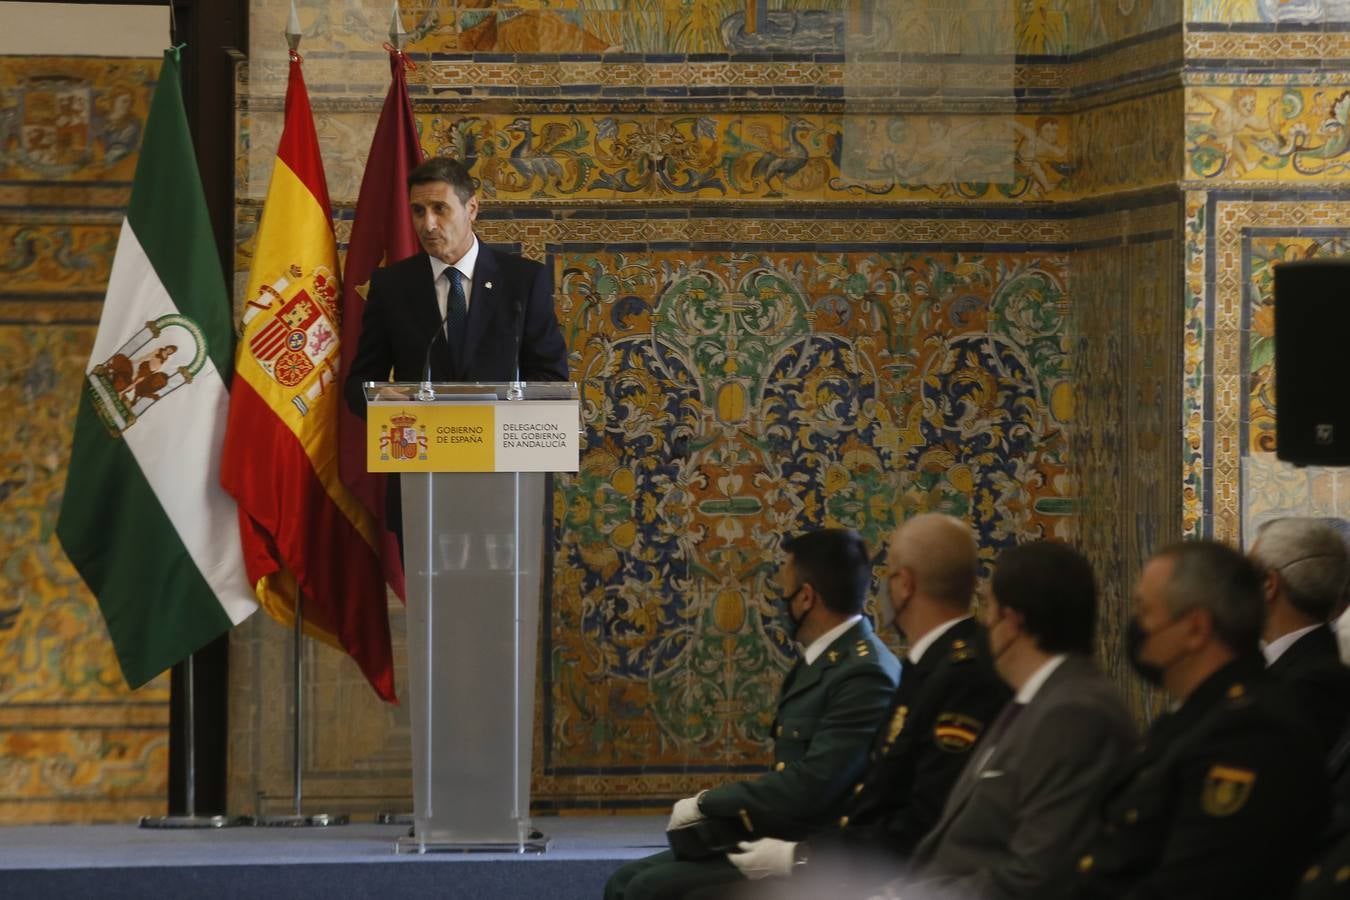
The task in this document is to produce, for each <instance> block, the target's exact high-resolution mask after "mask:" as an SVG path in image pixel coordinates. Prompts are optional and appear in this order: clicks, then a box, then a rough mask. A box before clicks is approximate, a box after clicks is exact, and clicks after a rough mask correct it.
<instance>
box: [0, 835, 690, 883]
mask: <svg viewBox="0 0 1350 900" xmlns="http://www.w3.org/2000/svg"><path fill="white" fill-rule="evenodd" d="M665 824H666V818H665V817H664V816H661V817H653V816H563V817H547V818H546V817H540V818H538V819H535V827H536V828H538V829H540V830H541V831H543V832H544V833H545V834H547V835H549V836H550V837H551V838H552V839H553V843H552V846H551V847H550V848H549V850H548V852H546V853H542V854H523V855H522V854H516V853H436V854H431V853H428V854H426V855H421V856H419V855H417V854H407V855H396V854H395V853H394V842H395V841H396V840H397V839H398V838H399V836H401V835H404V834H407V831H408V829H407V828H406V827H400V826H393V825H374V824H353V825H344V826H338V827H334V828H308V829H299V828H222V829H217V830H207V831H195V830H194V831H158V830H152V829H144V828H137V827H135V826H134V825H65V826H61V825H52V826H35V827H15V826H8V827H0V898H4V900H27V898H34V900H48V898H67V897H70V898H76V897H78V898H85V897H88V898H98V900H103V898H109V900H121V898H136V900H146V898H149V900H172V898H178V897H191V898H202V900H207V898H217V897H219V898H227V897H229V898H234V897H252V898H259V897H300V896H304V897H314V898H322V900H327V898H338V897H376V898H380V900H395V898H402V897H473V898H477V900H495V898H504V900H515V898H519V900H530V898H536V897H538V898H547V900H573V898H575V900H598V898H599V897H600V896H601V893H602V890H603V887H604V884H605V879H606V878H608V877H609V874H610V873H611V872H613V871H614V870H615V869H616V868H618V866H619V865H620V864H621V863H622V862H623V861H624V860H627V859H634V858H637V857H640V856H646V855H648V854H650V853H654V852H656V851H657V850H662V849H665V841H664V834H663V829H664V828H665Z"/></svg>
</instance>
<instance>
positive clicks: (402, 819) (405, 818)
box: [375, 812, 414, 825]
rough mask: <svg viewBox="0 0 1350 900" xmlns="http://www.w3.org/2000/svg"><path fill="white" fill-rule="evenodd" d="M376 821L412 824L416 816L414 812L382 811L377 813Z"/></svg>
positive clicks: (385, 823) (386, 823)
mask: <svg viewBox="0 0 1350 900" xmlns="http://www.w3.org/2000/svg"><path fill="white" fill-rule="evenodd" d="M375 821H376V823H377V824H380V825H412V824H413V821H414V816H413V814H412V813H392V812H382V813H376V814H375Z"/></svg>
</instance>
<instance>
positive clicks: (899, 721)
mask: <svg viewBox="0 0 1350 900" xmlns="http://www.w3.org/2000/svg"><path fill="white" fill-rule="evenodd" d="M908 716H909V707H908V706H905V705H903V704H901V705H900V706H897V707H896V708H895V715H893V716H891V724H890V725H888V726H887V727H886V749H887V750H889V749H890V748H891V744H894V743H895V739H896V738H898V737H899V736H900V732H902V731H904V730H905V719H906V718H907V717H908Z"/></svg>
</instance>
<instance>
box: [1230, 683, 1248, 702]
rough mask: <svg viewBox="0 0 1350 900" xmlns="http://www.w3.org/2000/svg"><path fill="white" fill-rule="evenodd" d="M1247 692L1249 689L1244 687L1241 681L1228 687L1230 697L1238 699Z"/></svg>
mask: <svg viewBox="0 0 1350 900" xmlns="http://www.w3.org/2000/svg"><path fill="white" fill-rule="evenodd" d="M1245 693H1247V689H1246V688H1245V687H1243V685H1242V682H1240V681H1239V682H1237V683H1236V684H1234V685H1233V686H1231V687H1230V688H1229V689H1228V699H1229V700H1238V699H1240V698H1241V697H1242V695H1243V694H1245Z"/></svg>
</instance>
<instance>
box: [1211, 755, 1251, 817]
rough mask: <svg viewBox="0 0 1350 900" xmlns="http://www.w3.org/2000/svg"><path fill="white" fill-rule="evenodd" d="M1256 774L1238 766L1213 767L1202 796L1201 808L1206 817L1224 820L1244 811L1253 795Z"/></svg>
mask: <svg viewBox="0 0 1350 900" xmlns="http://www.w3.org/2000/svg"><path fill="white" fill-rule="evenodd" d="M1255 784H1256V773H1255V772H1253V771H1252V770H1251V769H1239V768H1237V767H1236V766H1223V765H1217V766H1213V767H1211V768H1210V770H1209V774H1208V775H1206V776H1205V787H1204V790H1203V791H1202V792H1201V794H1200V808H1201V809H1202V810H1204V813H1205V815H1207V816H1214V817H1215V818H1223V817H1224V816H1231V815H1232V814H1233V813H1235V812H1237V811H1238V810H1240V809H1242V807H1243V806H1244V805H1246V803H1247V798H1248V797H1250V796H1251V795H1252V786H1253V785H1255Z"/></svg>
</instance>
